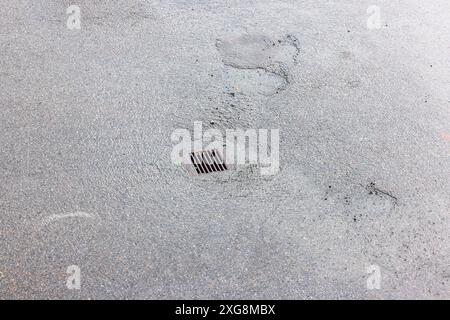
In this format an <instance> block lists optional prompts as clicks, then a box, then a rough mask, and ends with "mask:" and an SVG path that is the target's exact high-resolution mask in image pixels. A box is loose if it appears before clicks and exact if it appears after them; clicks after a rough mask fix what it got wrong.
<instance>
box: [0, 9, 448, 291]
mask: <svg viewBox="0 0 450 320" xmlns="http://www.w3.org/2000/svg"><path fill="white" fill-rule="evenodd" d="M70 5H77V6H79V8H80V10H81V12H80V21H81V28H80V29H69V28H68V27H67V19H68V17H69V15H68V14H67V13H66V9H67V8H68V7H69V6H70ZM373 5H375V6H377V7H378V8H379V9H380V11H379V12H380V19H381V20H380V21H381V24H380V25H379V26H378V27H379V28H378V27H376V28H369V27H368V25H367V21H368V19H372V18H373V13H372V11H371V9H369V11H367V10H368V8H372V9H373V8H374V7H371V6H373ZM0 17H1V19H0V107H1V111H0V137H1V138H0V299H181V298H184V299H202V298H203V299H239V298H242V299H407V298H411V299H449V298H450V268H449V265H450V232H449V228H450V24H449V21H450V2H449V1H448V0H430V1H425V0H404V1H392V0H390V1H387V0H370V1H366V0H361V1H360V0H347V1H344V0H334V1H325V0H278V1H269V0H261V1H251V0H229V1H227V0H225V1H217V0H209V1H208V0H195V1H187V0H161V1H144V0H141V1H138V0H135V1H132V0H121V1H119V0H110V1H100V0H70V1H68V0H3V1H1V4H0ZM194 121H202V122H203V123H204V126H205V127H206V128H217V129H226V128H243V129H245V128H267V129H271V128H279V129H280V171H279V173H278V174H275V175H272V176H261V175H260V174H258V171H257V170H254V167H253V166H250V165H249V166H242V167H239V168H236V169H235V170H228V171H224V172H220V173H212V174H207V175H199V176H195V175H194V176H193V175H190V174H188V173H187V172H186V170H185V169H184V168H183V167H181V166H178V165H175V164H173V163H172V161H171V158H170V154H171V150H172V146H173V143H172V141H171V139H170V137H171V133H172V132H173V131H174V130H175V129H179V128H186V129H189V130H190V131H192V129H193V123H194ZM72 265H75V266H77V267H79V270H80V275H81V287H80V289H79V290H78V289H73V288H72V289H69V288H68V287H67V279H68V277H69V276H70V275H69V274H68V273H67V268H68V267H69V266H72ZM373 268H375V269H373ZM370 270H378V271H379V274H371V273H370V272H371V271H370ZM368 272H369V273H368ZM374 276H377V277H378V276H379V277H378V278H377V281H378V285H379V286H378V285H377V286H376V287H375V288H374V287H373V286H371V285H370V284H371V283H372V282H371V281H372V280H373V277H374Z"/></svg>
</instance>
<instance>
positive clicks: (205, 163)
mask: <svg viewBox="0 0 450 320" xmlns="http://www.w3.org/2000/svg"><path fill="white" fill-rule="evenodd" d="M191 161H192V164H193V165H194V168H195V171H196V172H197V174H203V173H211V172H219V171H225V170H228V168H227V166H226V165H225V163H224V162H223V160H222V157H221V156H220V154H219V152H218V151H217V150H207V151H200V152H192V153H191Z"/></svg>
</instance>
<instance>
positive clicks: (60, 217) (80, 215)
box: [41, 211, 98, 226]
mask: <svg viewBox="0 0 450 320" xmlns="http://www.w3.org/2000/svg"><path fill="white" fill-rule="evenodd" d="M97 217H98V216H97V215H95V214H92V213H87V212H82V211H77V212H71V213H62V214H53V215H51V216H48V217H46V218H44V219H43V220H42V222H41V225H43V226H45V225H48V224H49V223H52V222H54V221H59V220H63V219H67V218H87V219H95V218H97Z"/></svg>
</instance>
